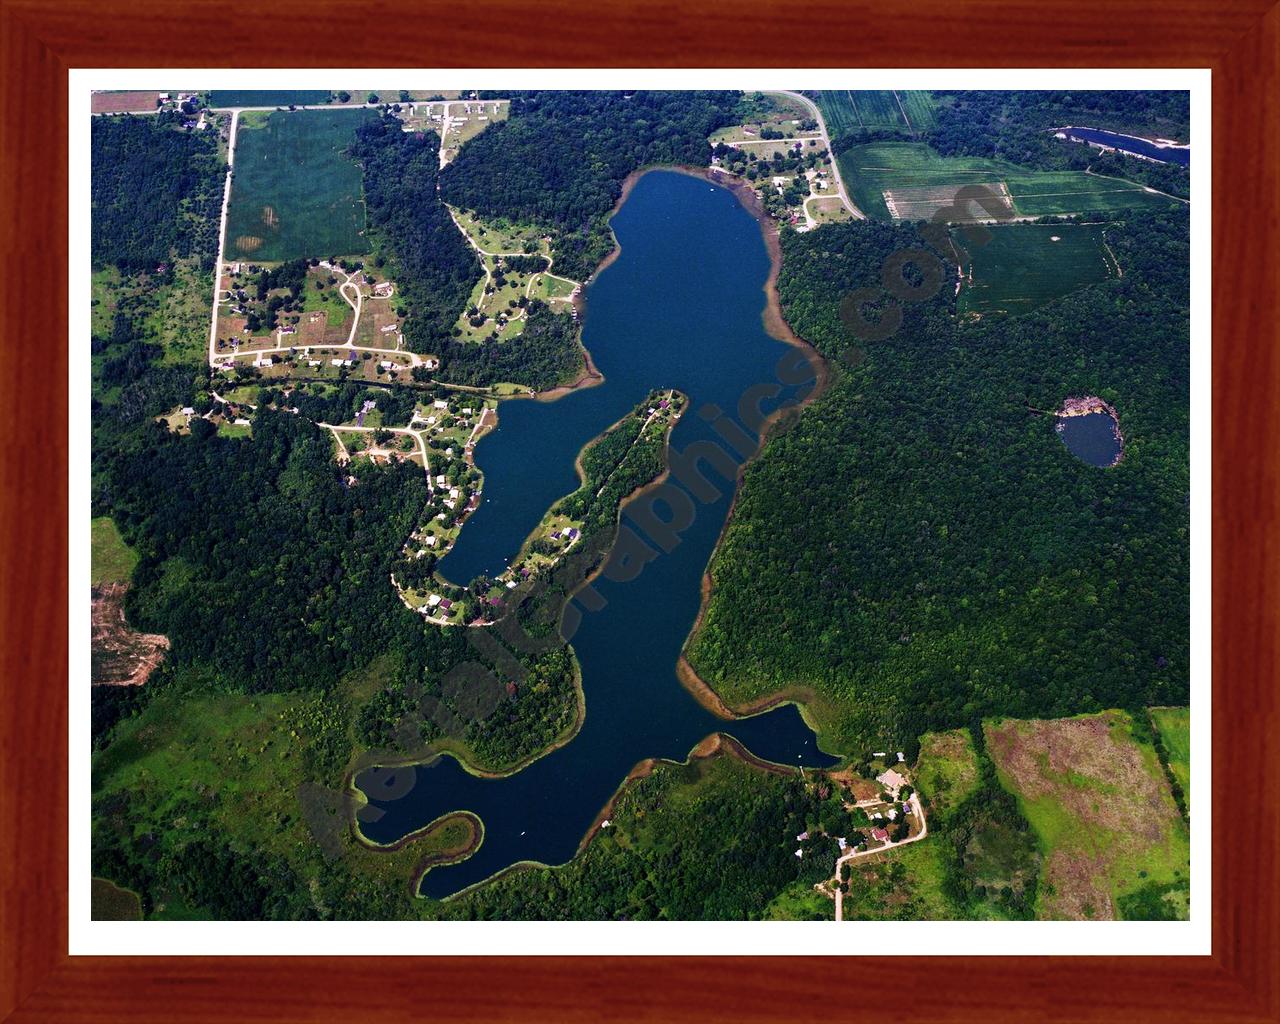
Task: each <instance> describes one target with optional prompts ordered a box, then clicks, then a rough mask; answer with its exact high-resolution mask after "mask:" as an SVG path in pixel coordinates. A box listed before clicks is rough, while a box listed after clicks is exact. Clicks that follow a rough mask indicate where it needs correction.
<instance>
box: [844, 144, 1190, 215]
mask: <svg viewBox="0 0 1280 1024" xmlns="http://www.w3.org/2000/svg"><path fill="white" fill-rule="evenodd" d="M838 159H839V161H840V173H841V175H842V176H843V178H844V182H845V187H846V188H847V189H848V191H849V195H850V198H852V199H853V201H854V203H855V204H857V205H858V206H859V207H860V208H861V209H862V210H863V212H864V213H866V214H867V215H868V216H869V217H874V218H877V219H880V220H888V219H890V215H889V208H888V207H887V206H886V205H885V199H884V193H885V191H886V190H893V189H904V188H905V189H913V188H930V187H943V186H955V187H959V186H961V185H971V184H988V185H994V184H997V183H1000V182H1003V183H1004V184H1005V185H1006V186H1007V187H1008V190H1009V194H1010V196H1011V197H1012V200H1013V207H1014V212H1015V213H1016V214H1017V215H1018V216H1022V217H1042V216H1045V215H1048V214H1065V213H1082V212H1086V211H1103V212H1105V211H1111V210H1122V209H1127V208H1130V207H1149V206H1169V205H1171V204H1172V203H1173V202H1174V200H1171V199H1167V198H1166V197H1164V196H1161V195H1158V194H1156V193H1152V192H1148V191H1146V189H1144V188H1143V187H1142V186H1141V185H1136V184H1134V183H1133V182H1129V181H1122V180H1120V179H1118V178H1104V177H1102V176H1100V175H1093V174H1086V173H1084V172H1083V171H1032V170H1028V169H1027V168H1025V167H1020V166H1018V165H1017V164H1012V163H1009V162H1008V161H1005V160H988V159H985V158H981V157H944V156H940V155H939V154H938V153H936V152H934V150H932V149H930V148H929V147H928V146H927V145H925V144H924V143H922V142H871V143H867V144H865V145H861V146H854V147H852V148H851V149H849V150H847V151H845V152H844V153H842V154H841V155H840V157H839V158H838Z"/></svg>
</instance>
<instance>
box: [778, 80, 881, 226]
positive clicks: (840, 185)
mask: <svg viewBox="0 0 1280 1024" xmlns="http://www.w3.org/2000/svg"><path fill="white" fill-rule="evenodd" d="M782 95H784V96H790V97H791V98H792V99H794V100H798V101H799V102H801V103H803V104H804V105H805V106H806V107H807V108H808V109H809V111H810V113H812V114H813V117H814V120H816V121H817V122H818V131H819V132H821V133H822V141H823V142H824V143H825V144H826V147H827V152H828V153H829V154H830V155H831V177H832V178H833V179H834V180H835V183H836V191H837V192H839V193H840V198H841V199H842V200H844V205H845V206H846V207H848V209H849V212H850V213H852V214H853V215H854V216H855V217H857V218H858V220H866V219H867V215H866V214H865V213H863V212H862V211H861V210H859V209H858V208H857V207H856V206H854V205H853V200H852V199H850V198H849V193H848V192H847V191H845V187H844V179H843V178H842V177H840V164H839V163H838V162H837V161H836V155H835V153H834V152H832V150H831V136H830V135H829V134H827V122H826V121H824V120H823V119H822V111H820V110H819V109H818V105H817V104H816V103H814V102H813V100H811V99H809V97H807V96H801V95H800V94H799V93H798V92H786V91H784V92H783V94H782Z"/></svg>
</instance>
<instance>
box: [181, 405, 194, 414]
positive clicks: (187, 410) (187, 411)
mask: <svg viewBox="0 0 1280 1024" xmlns="http://www.w3.org/2000/svg"><path fill="white" fill-rule="evenodd" d="M182 415H183V416H194V415H195V409H194V408H192V407H191V406H189V405H184V406H183V407H182Z"/></svg>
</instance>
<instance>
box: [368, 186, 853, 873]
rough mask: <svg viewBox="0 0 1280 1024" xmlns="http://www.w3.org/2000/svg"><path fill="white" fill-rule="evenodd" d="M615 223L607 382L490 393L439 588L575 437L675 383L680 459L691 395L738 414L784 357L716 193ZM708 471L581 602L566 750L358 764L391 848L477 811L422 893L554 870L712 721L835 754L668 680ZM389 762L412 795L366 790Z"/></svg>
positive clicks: (689, 439)
mask: <svg viewBox="0 0 1280 1024" xmlns="http://www.w3.org/2000/svg"><path fill="white" fill-rule="evenodd" d="M613 229H614V232H615V233H616V234H617V236H618V240H619V242H620V243H621V245H622V253H621V255H620V257H619V258H618V259H617V261H616V262H615V263H613V264H612V266H610V267H608V268H607V269H605V270H604V271H603V272H601V274H600V275H599V277H598V279H597V280H596V281H595V282H594V283H593V284H592V285H591V287H590V288H589V289H588V293H587V310H586V314H585V320H584V329H583V340H584V342H585V344H586V345H587V347H588V348H589V349H590V350H591V353H592V356H593V358H594V360H595V363H596V366H597V367H598V368H599V369H600V371H601V372H602V373H603V374H604V375H605V378H606V380H605V383H604V384H602V385H600V386H598V387H594V388H590V389H587V390H584V391H577V392H574V393H572V394H570V395H568V396H566V397H565V398H563V399H561V400H559V401H558V402H554V403H542V402H531V401H508V402H505V403H503V405H502V406H501V408H500V410H499V415H500V421H501V426H500V427H499V429H498V430H496V431H495V432H493V433H492V434H490V435H489V436H488V437H486V438H485V439H484V440H483V441H482V442H481V443H480V444H479V446H478V447H477V451H476V459H477V462H478V464H479V466H480V468H481V469H482V470H483V471H484V474H485V488H484V494H485V496H486V498H488V499H489V500H488V501H487V502H485V503H484V504H483V505H481V507H480V509H479V510H477V512H476V513H475V514H474V515H473V516H472V518H471V519H470V520H469V521H468V523H467V526H466V528H465V529H463V531H462V533H461V536H460V538H459V540H458V544H457V546H456V547H455V548H454V550H453V551H452V552H451V553H450V554H449V556H448V557H447V558H446V559H444V560H443V561H442V563H441V568H442V570H443V571H444V572H445V573H446V574H447V575H448V576H449V578H451V579H453V580H458V581H466V580H470V579H471V578H472V577H473V576H474V575H476V574H478V573H480V572H489V573H494V572H497V571H499V570H500V569H501V568H502V566H503V564H504V562H505V560H506V559H508V558H510V557H512V556H513V555H514V554H515V553H516V551H517V550H518V549H519V547H520V544H521V543H522V542H523V540H524V538H525V536H526V535H527V534H528V533H529V531H530V530H531V529H532V528H533V527H534V526H535V525H536V524H537V522H538V520H539V519H540V518H541V517H542V515H543V513H544V512H545V511H546V509H547V508H548V507H549V506H550V505H551V504H552V503H553V502H554V501H555V500H556V499H557V498H559V497H561V496H562V495H564V494H567V493H569V492H571V491H572V490H574V489H575V488H576V487H577V484H578V478H577V474H576V472H575V470H574V459H575V458H576V456H577V454H578V452H579V450H580V449H581V448H582V446H583V445H584V444H585V443H586V442H588V441H590V440H591V439H592V438H593V437H595V436H596V435H598V434H599V433H600V432H601V431H603V430H604V429H605V428H607V427H608V426H609V425H610V424H612V423H613V422H615V421H616V420H618V419H619V418H620V417H622V416H623V415H625V414H626V413H627V412H628V411H629V410H630V409H631V408H632V407H633V406H635V405H636V403H638V402H639V401H641V400H642V399H643V398H644V397H645V395H646V394H647V393H648V392H649V391H650V390H651V389H652V388H655V387H664V388H665V387H674V388H678V389H680V390H681V391H684V392H685V393H686V394H687V395H689V397H690V401H691V409H690V411H689V412H687V413H686V414H685V416H684V417H683V419H682V420H681V421H680V423H679V424H678V425H677V427H676V429H675V431H674V433H673V436H672V442H671V443H672V448H673V449H675V450H678V451H683V450H685V449H686V448H687V446H689V445H690V444H691V443H693V442H695V441H698V440H700V439H711V440H714V439H715V437H716V435H715V433H714V432H713V431H712V429H711V426H710V425H709V424H708V422H707V421H705V420H704V419H703V418H702V417H700V416H699V415H698V414H697V412H696V410H698V409H699V408H701V407H703V406H704V405H705V404H706V403H715V404H716V405H718V406H719V407H720V408H722V409H725V410H734V409H736V408H737V406H738V401H739V398H740V397H741V396H742V394H743V393H744V392H745V391H746V390H747V389H748V388H750V387H752V386H753V385H757V384H762V383H776V382H777V379H778V378H777V364H778V362H779V360H780V359H782V358H783V357H784V356H786V355H788V354H789V353H791V352H792V350H789V349H788V347H787V346H786V345H784V344H783V343H781V342H778V341H776V340H775V339H773V338H771V337H770V336H769V335H768V334H767V333H766V332H765V330H764V328H763V325H762V321H761V314H762V312H763V309H764V301H765V298H764V292H763V288H762V286H763V284H764V281H765V279H766V276H767V274H768V271H769V259H768V254H767V252H766V250H765V247H764V242H763V239H762V237H761V234H760V227H759V225H758V224H757V223H756V221H755V219H754V218H753V217H752V216H751V215H750V214H749V213H748V212H747V211H746V210H745V209H743V207H742V206H741V205H740V204H739V203H738V201H737V200H736V199H735V198H734V197H733V195H732V194H731V193H729V192H728V191H726V190H725V189H722V188H719V187H716V186H712V185H710V184H709V183H708V182H706V181H704V180H702V179H700V178H694V177H691V176H688V175H683V174H677V173H674V172H668V171H662V172H654V173H650V174H647V175H645V176H644V177H642V178H641V179H640V180H639V182H638V183H637V184H636V186H635V189H634V190H633V191H632V193H631V195H630V197H629V198H628V199H627V201H626V203H624V204H623V206H622V208H621V209H620V210H619V212H618V213H617V215H616V216H615V217H614V219H613ZM788 397H794V392H791V391H787V390H785V389H784V390H783V392H782V393H781V394H780V396H779V400H786V399H787V398H788ZM768 407H769V406H768V404H765V405H764V408H765V409H766V410H767V409H768ZM722 447H723V445H722ZM708 477H709V479H711V480H712V481H713V482H714V483H716V484H717V485H718V487H719V490H720V491H721V495H720V497H719V499H718V500H714V501H711V502H710V503H705V504H704V503H700V502H699V503H698V504H697V510H698V511H697V515H696V518H695V519H694V522H693V524H692V525H691V526H690V527H689V528H688V529H687V530H685V531H684V532H683V534H682V535H681V538H682V539H681V543H680V544H679V545H678V546H677V547H676V548H675V549H674V551H673V552H672V553H671V554H669V555H663V556H661V557H659V558H658V559H656V560H655V561H653V562H651V563H650V564H649V565H648V566H646V568H645V569H644V572H643V573H642V574H641V575H640V576H639V577H638V578H637V579H634V580H632V581H630V582H626V583H617V582H608V581H605V580H603V579H599V580H597V581H596V582H595V584H593V586H594V588H595V589H596V591H597V592H598V593H599V594H600V595H601V596H602V597H603V598H604V600H605V601H606V602H607V603H606V605H605V607H604V608H603V609H602V610H600V611H584V612H583V615H582V621H581V625H580V626H579V627H578V628H577V630H576V632H575V634H574V635H573V637H572V641H573V646H574V649H575V650H576V652H577V655H578V659H579V661H580V663H581V666H582V678H583V691H584V693H585V696H586V707H587V711H586V719H585V721H584V723H583V726H582V730H581V731H580V732H579V734H578V735H577V736H576V737H575V738H574V739H573V740H572V741H571V742H570V743H569V744H568V745H567V746H565V747H563V748H561V749H560V750H557V751H555V752H554V753H552V754H549V755H547V756H546V757H543V758H541V759H540V760H538V761H535V762H534V763H533V764H532V765H530V766H529V767H527V768H525V769H524V770H523V771H520V772H518V773H516V774H515V775H512V776H508V777H507V778H504V779H497V780H487V779H480V778H476V777H475V776H472V775H469V774H467V772H466V771H464V770H463V769H462V768H461V767H460V766H459V764H458V763H457V761H455V760H454V759H453V758H450V757H446V758H442V759H441V760H440V761H439V762H438V763H437V764H436V765H434V766H432V767H418V768H407V769H398V770H391V769H385V770H379V769H371V770H369V771H367V772H365V773H363V774H362V775H360V776H359V777H358V778H357V780H356V781H357V784H358V785H359V786H360V788H361V789H363V790H364V791H365V793H366V794H367V795H368V797H369V799H370V806H369V807H367V808H364V809H363V810H362V812H361V821H362V828H363V830H364V832H365V834H366V835H368V836H369V837H370V838H371V839H374V840H376V841H380V842H391V841H393V840H395V839H398V838H399V837H401V836H403V835H405V834H407V833H408V832H410V831H412V830H414V829H416V828H419V827H421V826H422V825H424V824H426V823H427V822H429V821H432V820H434V819H435V818H437V817H439V816H440V815H442V814H445V813H447V812H449V811H454V810H463V809H466V810H471V811H474V812H475V813H476V814H478V815H479V816H480V818H481V819H482V820H483V821H484V824H485V840H484V844H483V846H482V847H481V848H480V850H479V851H478V852H477V853H476V854H475V855H473V856H472V857H471V858H470V859H468V860H466V861H463V862H462V863H461V864H458V865H454V866H451V867H443V868H436V869H433V870H432V871H430V872H428V873H427V875H426V877H425V879H424V880H423V884H422V892H423V893H424V894H426V895H428V896H432V897H436V898H440V897H443V896H447V895H450V894H452V893H455V892H457V891H458V890H460V889H462V888H465V887H466V886H468V885H471V884H473V883H475V882H478V881H481V880H483V879H485V878H487V877H489V876H490V875H492V874H494V873H495V872H497V871H499V870H501V869H502V868H504V867H507V866H508V865H510V864H512V863H515V862H516V861H521V860H535V861H541V862H543V863H548V864H560V863H564V862H565V861H567V860H569V859H570V858H571V857H572V856H573V854H574V852H575V850H576V849H577V847H578V843H579V841H580V840H581V839H582V837H583V834H584V833H585V831H586V829H587V828H588V827H589V826H590V824H591V822H592V820H593V819H594V817H595V815H596V814H597V813H598V812H599V811H600V809H601V807H603V806H604V804H605V803H606V802H607V801H608V799H609V797H610V796H611V795H612V794H613V792H614V791H615V790H616V789H617V787H618V786H619V784H621V782H622V780H623V779H624V778H625V776H626V774H627V772H628V771H630V769H631V768H632V767H634V766H635V764H636V763H637V762H639V761H641V760H643V759H644V758H647V757H665V758H670V759H673V760H684V759H685V758H686V757H687V756H688V753H689V751H690V749H691V748H692V747H694V746H695V745H696V744H697V743H698V742H699V741H700V740H702V739H703V738H704V737H706V736H707V735H709V734H710V733H713V732H716V731H722V732H727V733H729V734H731V735H733V736H734V737H736V738H737V739H738V740H740V741H741V742H742V743H743V744H744V745H745V746H746V747H747V748H748V749H749V750H751V751H752V752H753V753H755V754H756V755H758V756H760V757H763V758H765V759H767V760H770V761H775V762H778V763H781V764H803V765H806V766H826V765H830V764H833V763H834V760H835V759H834V758H831V757H829V756H828V755H826V754H823V753H822V752H820V751H819V750H818V749H817V746H816V742H815V738H814V735H813V733H812V732H811V731H810V730H809V728H808V727H807V726H806V725H805V724H804V721H803V719H802V718H801V717H800V714H799V712H798V711H797V710H796V708H795V707H793V706H785V707H781V708H778V709H776V710H774V711H770V712H766V713H765V714H762V715H757V716H754V717H752V718H746V719H740V720H737V721H734V722H725V721H723V720H721V719H719V718H717V717H715V716H714V715H712V714H711V713H710V712H708V711H706V710H705V709H704V708H703V707H702V706H701V705H700V704H698V703H697V701H695V700H694V699H693V697H691V696H690V695H689V693H688V691H687V690H686V689H685V688H684V686H683V685H682V684H681V683H680V681H679V680H678V679H677V677H676V674H675V665H676V660H677V658H678V656H679V654H680V649H681V647H682V645H683V643H684V640H685V638H686V636H687V634H688V632H689V629H690V627H691V626H692V624H693V620H694V618H695V616H696V615H697V611H698V604H699V586H700V582H701V577H702V573H703V570H704V569H705V567H706V564H707V561H708V559H709V558H710V556H711V552H712V549H713V548H714V546H715V542H716V538H717V537H718V536H719V533H720V529H721V527H722V526H723V525H724V521H725V517H726V515H727V514H728V510H729V505H730V500H731V498H732V491H733V482H732V480H723V479H721V478H719V477H717V476H716V475H715V474H714V473H708ZM761 628H762V629H767V628H770V627H769V626H768V624H767V623H762V625H761ZM397 771H398V772H400V773H403V772H405V771H409V772H413V773H414V776H413V786H412V788H411V789H410V791H409V792H408V793H407V794H406V795H404V796H402V797H400V798H399V799H395V800H386V799H382V800H380V799H379V793H380V792H382V793H388V794H390V793H394V792H397V791H398V790H399V789H401V788H403V782H404V780H403V778H400V779H398V780H397V779H395V775H396V773H397Z"/></svg>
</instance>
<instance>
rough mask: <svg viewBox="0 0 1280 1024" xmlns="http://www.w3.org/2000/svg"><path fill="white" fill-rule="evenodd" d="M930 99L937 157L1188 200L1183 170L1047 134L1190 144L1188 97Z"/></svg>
mask: <svg viewBox="0 0 1280 1024" xmlns="http://www.w3.org/2000/svg"><path fill="white" fill-rule="evenodd" d="M936 96H937V97H938V99H939V102H938V106H937V113H936V118H937V125H936V127H934V128H933V129H932V130H931V131H930V132H929V134H928V136H927V138H926V141H927V142H928V143H929V145H931V146H932V147H933V148H934V149H936V150H937V151H938V152H939V153H941V154H942V155H943V156H979V157H990V158H998V159H1001V160H1011V161H1013V162H1014V163H1018V164H1023V165H1024V166H1026V167H1033V168H1036V169H1037V170H1045V171H1057V170H1084V169H1085V168H1091V169H1092V170H1093V172H1094V173H1095V174H1106V175H1110V176H1112V177H1117V178H1127V179H1128V180H1130V181H1137V182H1140V183H1142V184H1144V185H1150V186H1151V187H1152V188H1157V189H1159V190H1160V191H1162V192H1169V193H1170V194H1172V195H1176V196H1182V197H1183V198H1188V197H1189V196H1190V195H1191V174H1190V171H1189V170H1188V169H1187V168H1186V167H1179V166H1176V165H1174V164H1166V163H1153V162H1152V161H1150V160H1140V159H1138V158H1137V157H1132V156H1124V155H1123V154H1120V153H1101V152H1099V151H1098V150H1096V149H1093V148H1091V147H1089V146H1083V145H1079V144H1077V143H1070V142H1065V141H1062V140H1059V139H1055V138H1054V137H1053V135H1052V134H1051V133H1050V132H1049V131H1048V130H1047V129H1050V128H1060V127H1063V126H1064V125H1074V126H1077V127H1086V128H1103V129H1106V130H1108V131H1116V132H1122V133H1127V134H1138V135H1142V136H1146V137H1150V136H1152V135H1156V136H1159V137H1161V138H1172V139H1176V140H1177V141H1179V142H1188V141H1189V140H1190V136H1191V127H1190V125H1191V96H1190V94H1189V93H1186V92H1140V91H1133V92H1125V91H1119V90H1108V91H1105V92H1017V91H1007V92H1003V91H1002V92H979V91H964V92H954V93H937V94H936ZM854 141H868V140H854ZM833 146H835V143H833ZM836 148H837V151H838V152H839V151H841V147H838V146H837V147H836ZM844 148H847V146H845V147H844Z"/></svg>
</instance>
